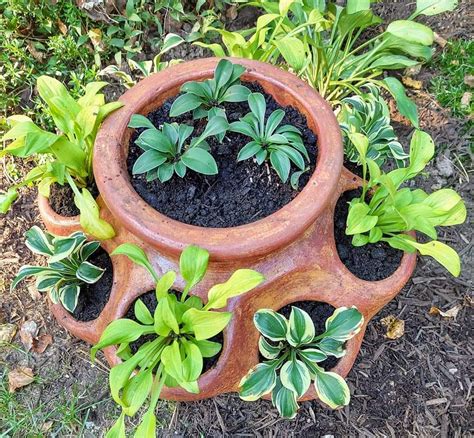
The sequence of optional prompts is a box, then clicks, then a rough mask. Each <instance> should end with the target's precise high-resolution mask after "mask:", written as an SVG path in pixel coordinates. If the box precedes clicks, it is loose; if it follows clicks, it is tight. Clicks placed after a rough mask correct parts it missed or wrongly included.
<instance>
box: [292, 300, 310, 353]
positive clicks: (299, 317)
mask: <svg viewBox="0 0 474 438" xmlns="http://www.w3.org/2000/svg"><path fill="white" fill-rule="evenodd" d="M314 335H315V332H314V323H313V320H312V319H311V317H310V316H309V315H308V314H307V313H306V312H305V311H304V310H301V309H299V308H298V307H293V306H292V307H291V313H290V324H289V329H288V333H287V335H286V339H287V340H288V342H289V343H290V344H291V345H293V346H297V345H301V344H309V343H310V342H311V341H312V340H313V338H314Z"/></svg>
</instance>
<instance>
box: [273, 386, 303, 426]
mask: <svg viewBox="0 0 474 438" xmlns="http://www.w3.org/2000/svg"><path fill="white" fill-rule="evenodd" d="M272 403H273V406H275V407H276V408H277V410H278V413H279V414H280V415H281V416H282V417H283V418H288V419H291V418H295V417H296V414H297V412H298V408H299V406H298V403H297V402H296V394H295V393H294V392H293V391H291V390H290V389H288V388H285V387H284V386H283V385H282V383H281V380H280V379H278V381H277V384H276V385H275V388H274V389H273V391H272Z"/></svg>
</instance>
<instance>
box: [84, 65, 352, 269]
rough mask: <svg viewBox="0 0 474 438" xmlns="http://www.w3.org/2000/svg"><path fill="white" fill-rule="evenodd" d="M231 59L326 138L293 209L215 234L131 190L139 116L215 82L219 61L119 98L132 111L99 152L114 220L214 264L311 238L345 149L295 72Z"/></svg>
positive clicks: (320, 103)
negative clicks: (196, 84) (187, 86)
mask: <svg viewBox="0 0 474 438" xmlns="http://www.w3.org/2000/svg"><path fill="white" fill-rule="evenodd" d="M228 59H230V60H231V61H233V62H234V63H239V64H241V65H243V66H244V67H246V72H245V73H244V75H243V80H244V81H251V82H252V81H253V82H258V83H259V84H260V85H261V86H262V87H263V88H264V89H265V91H266V92H267V93H269V94H272V95H273V96H274V98H275V99H276V100H277V101H281V100H282V99H284V101H283V104H284V105H292V106H296V107H297V109H298V110H299V111H300V112H301V113H303V114H304V115H305V116H306V117H307V119H308V124H309V125H310V128H311V129H312V130H313V131H315V134H316V135H317V138H318V143H317V145H318V157H317V164H316V168H315V170H314V172H313V174H312V176H311V178H310V180H309V181H308V183H307V185H306V186H305V187H304V188H303V190H302V191H301V192H300V193H299V194H298V195H297V196H296V197H295V198H294V199H293V200H292V201H291V202H290V203H288V204H287V205H285V206H283V207H282V208H281V209H279V210H277V211H276V212H275V213H273V214H271V215H269V216H267V217H265V218H263V219H260V220H258V221H255V222H252V223H249V224H245V225H240V226H237V227H229V228H211V227H209V228H207V227H198V226H194V225H188V224H184V223H182V222H179V221H176V220H174V219H171V218H169V217H167V216H165V215H164V214H162V213H160V212H158V211H157V210H155V209H154V208H153V207H151V206H150V205H149V204H147V203H146V202H145V201H144V200H143V199H142V198H141V197H140V195H138V193H137V192H136V191H135V190H134V189H133V187H132V185H131V183H130V176H129V174H128V171H127V165H126V159H127V153H128V151H127V149H128V142H129V138H130V136H131V133H132V131H133V130H132V129H130V128H128V127H127V125H128V123H129V120H130V117H131V116H132V115H133V114H136V113H140V114H147V113H149V112H150V111H151V110H153V109H154V108H156V107H158V106H159V105H161V104H162V103H163V101H164V100H166V99H168V98H169V97H171V96H174V95H176V94H177V90H178V89H179V87H180V86H181V85H182V84H183V83H185V82H188V81H190V80H203V79H206V78H209V77H212V75H213V73H214V70H215V67H216V65H217V63H218V61H219V59H218V58H205V59H198V60H195V61H189V62H185V63H182V64H178V65H176V66H173V67H170V68H168V69H166V70H164V71H162V72H159V73H156V74H154V75H152V76H150V77H148V78H146V79H144V80H142V81H140V82H139V83H138V84H137V85H135V86H134V87H132V88H131V89H130V90H128V91H127V92H126V93H125V94H124V95H123V96H122V97H121V98H120V99H119V100H120V101H122V102H123V103H124V106H123V107H122V108H120V109H119V110H117V111H116V112H114V113H113V114H112V115H110V116H109V117H108V118H107V119H106V121H105V122H104V124H103V125H102V127H101V128H100V130H99V133H98V135H97V139H96V144H95V148H94V160H93V161H94V162H93V165H94V175H95V179H96V183H97V186H98V188H99V191H100V193H101V197H102V199H103V200H104V202H105V203H106V205H107V207H108V208H109V209H110V211H111V213H112V214H113V215H114V216H115V217H116V218H117V219H118V220H119V221H120V222H122V224H123V225H124V226H125V227H126V228H127V229H128V230H129V231H131V232H132V233H133V234H134V235H136V236H137V237H139V238H140V239H142V240H143V241H145V242H147V243H148V244H150V245H152V246H153V247H154V248H156V249H158V250H160V251H161V252H163V253H165V254H169V255H172V256H174V257H176V256H178V254H179V253H180V252H181V251H182V250H183V249H184V248H185V247H186V246H187V245H189V244H195V245H198V246H201V247H203V248H206V249H208V250H209V252H210V254H211V258H212V260H214V261H235V260H242V259H248V258H252V257H258V256H263V255H266V254H268V253H270V252H272V251H275V250H276V249H279V248H282V247H284V246H286V245H288V244H290V243H291V242H293V241H294V240H296V239H297V238H298V237H299V236H300V235H301V234H303V232H304V231H305V230H306V229H307V228H308V227H309V226H310V225H311V224H312V223H313V222H314V221H315V219H316V218H317V217H318V216H319V215H320V213H321V212H322V211H323V210H324V208H325V207H326V206H327V204H328V203H329V202H330V200H331V199H332V197H333V196H334V194H335V193H336V189H337V185H338V181H339V176H340V173H341V170H342V162H343V146H342V137H341V133H340V128H339V124H338V123H337V120H336V117H335V116H334V113H333V111H332V109H331V107H330V105H329V104H328V103H327V102H326V101H325V100H324V99H323V98H322V97H321V96H320V95H319V94H318V93H317V92H316V91H315V90H314V89H313V88H312V87H310V86H309V85H308V84H306V83H305V82H303V81H302V80H301V79H299V78H297V77H296V76H295V75H293V74H292V73H289V72H286V71H283V70H281V69H279V68H277V67H274V66H271V65H269V64H265V63H262V62H259V61H253V60H247V59H240V58H228ZM272 91H273V92H272ZM288 102H290V103H288ZM243 236H246V237H245V238H243Z"/></svg>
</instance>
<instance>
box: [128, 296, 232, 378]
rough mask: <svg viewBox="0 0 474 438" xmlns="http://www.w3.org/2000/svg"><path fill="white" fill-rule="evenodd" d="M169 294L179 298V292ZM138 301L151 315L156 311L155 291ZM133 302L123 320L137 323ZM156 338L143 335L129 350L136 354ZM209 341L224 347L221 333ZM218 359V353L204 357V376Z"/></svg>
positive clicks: (140, 297)
mask: <svg viewBox="0 0 474 438" xmlns="http://www.w3.org/2000/svg"><path fill="white" fill-rule="evenodd" d="M171 292H172V293H174V294H175V295H176V296H177V297H178V299H179V297H180V296H181V292H179V291H174V290H172V291H171ZM138 299H141V300H142V301H143V303H144V304H145V306H146V307H147V308H148V310H149V311H150V312H151V314H152V315H153V313H154V311H155V309H156V306H157V304H158V301H157V299H156V294H155V291H154V290H151V291H149V292H146V293H144V294H143V295H141V296H139V297H138V298H137V300H138ZM137 300H135V301H137ZM135 301H134V302H133V303H132V305H131V306H130V307H129V309H128V311H127V313H126V314H125V316H124V318H127V319H132V320H134V321H137V318H135V311H134V307H135ZM156 336H157V335H153V334H152V335H145V336H142V337H141V338H139V339H138V340H136V341H135V342H132V343H131V344H130V349H131V350H132V353H136V352H137V351H138V349H139V348H140V347H141V346H142V345H143V344H144V343H145V342H148V341H153V340H154V339H156ZM209 341H213V342H219V344H221V345H222V346H223V345H224V335H223V333H222V332H221V333H218V334H217V335H216V336H214V337H212V338H210V339H209ZM221 352H222V349H221ZM219 357H220V352H219V353H217V354H216V355H215V356H213V357H205V358H204V360H203V369H202V374H204V373H205V372H206V371H209V370H210V369H211V368H214V367H215V365H216V364H217V362H218V361H219Z"/></svg>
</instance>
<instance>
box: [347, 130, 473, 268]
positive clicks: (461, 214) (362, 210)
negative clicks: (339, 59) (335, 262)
mask: <svg viewBox="0 0 474 438" xmlns="http://www.w3.org/2000/svg"><path fill="white" fill-rule="evenodd" d="M350 137H351V141H352V143H353V144H354V145H355V147H356V148H357V151H358V153H359V159H360V162H361V163H362V171H363V179H364V180H365V179H366V174H367V170H368V171H369V174H370V178H369V181H368V182H367V183H365V184H364V186H363V190H362V196H360V197H358V198H355V199H353V200H352V201H351V202H350V204H349V214H348V216H347V226H346V234H347V235H350V236H353V237H352V244H353V245H355V246H363V245H366V244H368V243H376V242H379V241H384V242H387V243H388V244H389V245H390V246H392V247H394V248H397V249H401V250H403V251H407V252H410V253H413V252H415V251H417V250H418V251H419V252H420V254H421V255H429V256H431V257H433V258H434V259H435V260H437V261H438V262H439V263H440V264H441V265H443V266H444V267H445V268H446V269H447V270H448V271H449V272H450V273H451V274H452V275H454V276H456V277H457V276H458V275H459V273H460V271H461V264H460V259H459V255H458V254H457V253H456V251H455V250H454V249H452V248H451V247H449V246H448V245H446V244H444V243H441V242H439V241H438V240H437V238H438V234H437V232H436V227H438V226H450V225H457V224H461V223H463V222H464V221H465V220H466V206H465V205H464V202H463V200H462V199H461V197H460V196H459V195H458V194H457V193H456V192H455V191H454V190H452V189H441V190H437V191H436V192H433V193H431V194H430V195H428V194H427V193H425V192H424V191H423V190H422V189H415V190H411V189H410V188H408V187H404V188H402V187H401V186H402V184H403V183H405V182H406V181H408V180H410V179H412V178H414V177H415V176H417V175H418V174H420V173H421V172H422V171H423V169H424V168H425V166H426V165H427V163H428V162H429V161H430V160H431V158H432V157H433V154H434V144H433V140H432V139H431V137H430V136H429V135H428V134H427V133H425V132H423V131H420V130H415V131H414V133H413V136H412V139H411V142H410V159H409V165H408V166H407V167H401V168H399V169H396V170H393V171H391V172H389V173H386V174H385V173H383V172H382V171H381V170H380V168H379V166H377V164H376V162H375V161H373V160H372V159H370V158H367V149H368V143H369V142H368V139H367V137H366V136H364V135H363V134H360V133H356V134H350ZM369 190H370V191H371V192H369ZM369 193H370V199H369V200H368V201H366V198H367V197H368V196H367V195H368V194H369ZM412 230H416V231H419V232H421V233H423V234H426V235H427V236H428V237H430V238H431V239H433V240H431V241H430V242H428V243H419V242H417V241H416V239H414V238H413V237H411V236H410V235H408V234H406V232H407V231H412Z"/></svg>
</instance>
